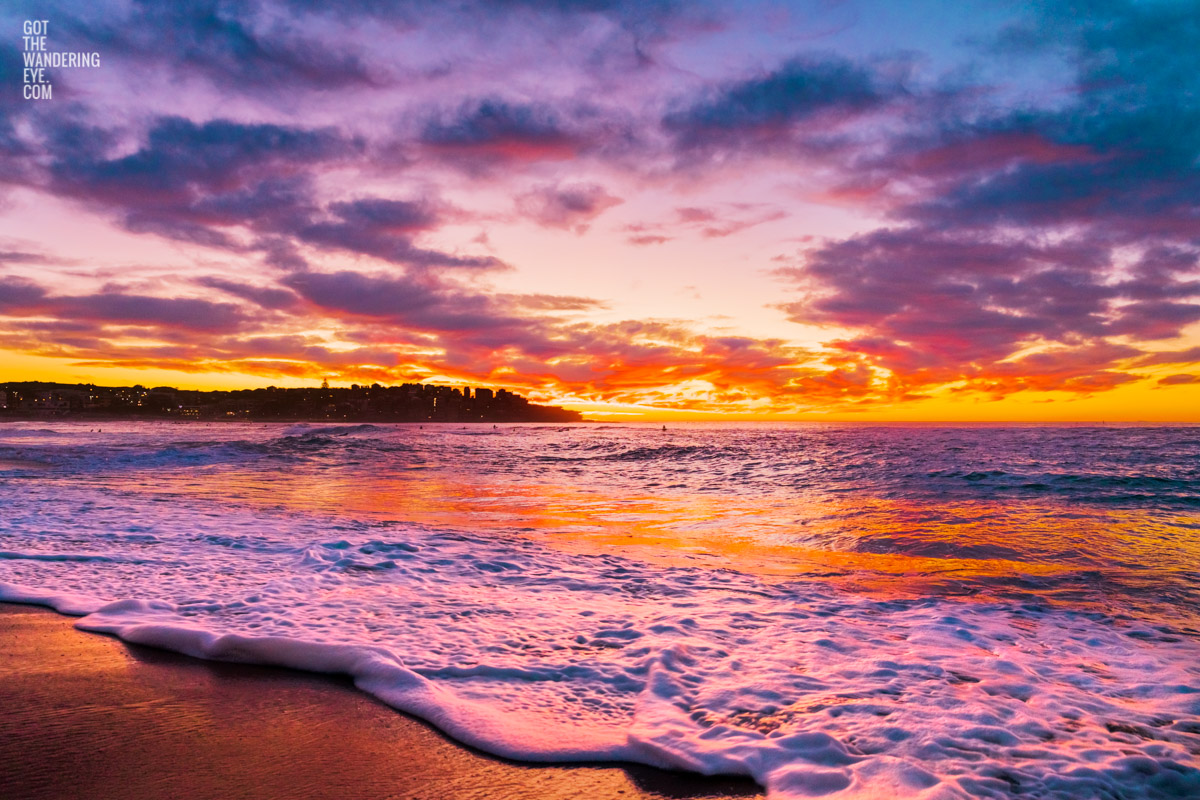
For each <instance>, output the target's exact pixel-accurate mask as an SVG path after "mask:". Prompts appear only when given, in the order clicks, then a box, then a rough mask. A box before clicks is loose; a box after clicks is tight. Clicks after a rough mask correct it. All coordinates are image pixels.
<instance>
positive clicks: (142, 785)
mask: <svg viewBox="0 0 1200 800" xmlns="http://www.w3.org/2000/svg"><path fill="white" fill-rule="evenodd" d="M72 622H73V620H72V619H71V618H69V617H64V616H61V615H58V614H55V613H53V612H51V611H48V610H46V609H42V608H37V607H34V606H20V605H9V604H0V643H2V646H0V708H3V709H4V711H3V713H2V714H0V797H4V798H6V800H42V799H45V800H49V799H50V798H73V797H87V798H92V799H93V800H104V799H105V798H114V799H115V798H120V800H152V799H153V798H163V797H169V796H172V795H176V796H186V797H189V798H196V799H198V800H201V799H203V798H213V799H214V800H216V798H222V799H225V798H239V797H247V798H248V797H255V798H267V797H288V798H446V800H468V799H473V798H480V799H481V800H482V798H512V799H513V800H516V798H536V799H537V800H554V799H556V798H564V799H565V798H577V797H588V798H594V799H595V800H603V799H604V798H621V800H634V799H635V798H644V799H645V800H657V799H661V798H692V799H693V800H702V799H703V798H716V797H760V796H761V794H760V793H759V790H758V789H757V787H756V786H755V785H754V784H753V783H750V782H748V781H734V780H728V779H707V778H701V777H696V776H690V775H680V774H675V773H668V772H662V771H659V770H654V769H651V768H648V767H639V766H629V767H627V768H623V767H615V766H591V765H584V766H568V767H544V766H527V765H522V764H515V763H511V762H505V761H501V760H497V759H494V758H490V757H488V756H485V755H482V754H480V753H477V752H474V751H471V750H468V749H466V748H464V747H462V746H460V745H458V744H457V743H455V742H453V741H450V740H448V739H447V738H446V737H444V736H442V735H441V734H440V733H438V732H437V731H435V730H433V729H432V728H430V727H429V726H427V725H425V724H424V723H422V722H420V721H419V720H415V719H413V718H411V717H407V716H405V715H403V714H400V713H398V712H396V711H394V710H393V709H390V708H388V707H386V706H384V705H383V704H381V703H379V702H377V701H375V700H373V699H372V698H371V697H369V696H367V695H365V694H363V693H361V692H359V691H357V690H356V689H354V688H353V687H352V686H351V685H350V684H349V683H348V682H347V681H345V680H339V679H335V678H326V677H323V676H317V675H309V674H304V673H300V672H292V671H288V670H279V669H269V668H264V667H252V666H243V665H236V664H221V663H212V662H205V661H200V660H196V659H191V658H186V657H184V656H179V655H176V654H173V653H169V652H165V651H161V650H156V649H153V648H147V647H139V646H130V645H126V644H124V643H122V642H120V641H119V640H116V639H113V638H110V637H106V636H100V635H96V634H89V633H85V632H82V631H78V630H75V629H74V628H73V627H72Z"/></svg>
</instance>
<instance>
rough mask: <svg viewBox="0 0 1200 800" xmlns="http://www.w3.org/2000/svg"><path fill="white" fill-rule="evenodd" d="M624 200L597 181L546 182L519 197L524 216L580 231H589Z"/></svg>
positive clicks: (517, 202)
mask: <svg viewBox="0 0 1200 800" xmlns="http://www.w3.org/2000/svg"><path fill="white" fill-rule="evenodd" d="M622 202H624V201H622V200H621V198H619V197H615V196H613V195H611V194H609V193H608V192H607V191H605V189H604V188H603V187H602V186H599V185H597V184H594V183H568V184H546V185H543V186H539V187H537V188H536V189H534V190H532V191H530V192H526V193H525V194H523V195H520V196H519V197H518V198H517V200H516V204H517V210H518V211H519V212H520V213H521V215H522V216H524V217H527V218H529V219H531V220H533V221H534V222H536V223H538V224H539V225H542V226H544V227H548V228H564V229H568V230H572V231H574V232H575V233H578V234H581V233H584V232H586V231H587V229H588V226H589V225H590V223H591V221H592V220H593V219H595V218H596V217H598V216H599V215H601V214H603V213H604V212H605V211H607V210H608V209H610V208H612V207H613V206H615V205H619V204H621V203H622Z"/></svg>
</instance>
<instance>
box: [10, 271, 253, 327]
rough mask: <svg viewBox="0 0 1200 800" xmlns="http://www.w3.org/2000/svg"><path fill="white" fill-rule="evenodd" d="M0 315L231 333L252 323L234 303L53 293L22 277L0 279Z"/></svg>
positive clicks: (105, 293) (121, 294)
mask: <svg viewBox="0 0 1200 800" xmlns="http://www.w3.org/2000/svg"><path fill="white" fill-rule="evenodd" d="M0 313H2V314H5V315H8V316H15V317H52V318H56V319H57V320H59V321H86V322H94V323H100V324H105V325H115V326H134V327H148V328H157V329H160V330H167V329H185V330H193V331H232V330H237V329H238V328H241V327H243V326H245V325H246V324H247V323H249V321H250V320H249V318H248V317H247V316H246V315H245V314H244V313H243V312H242V311H241V309H240V308H238V307H237V306H236V305H233V304H230V303H214V302H211V301H208V300H202V299H198V298H187V297H155V296H152V295H142V294H129V293H125V292H121V291H103V292H99V293H96V294H87V295H52V294H50V293H48V292H47V291H46V290H45V289H44V288H42V287H41V286H38V285H37V284H35V283H33V282H31V281H27V280H23V279H19V278H4V279H0Z"/></svg>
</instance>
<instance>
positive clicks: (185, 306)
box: [0, 0, 1200, 421]
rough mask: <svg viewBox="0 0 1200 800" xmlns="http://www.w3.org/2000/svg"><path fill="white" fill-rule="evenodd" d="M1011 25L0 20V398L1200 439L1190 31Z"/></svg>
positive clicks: (744, 13) (50, 9)
mask: <svg viewBox="0 0 1200 800" xmlns="http://www.w3.org/2000/svg"><path fill="white" fill-rule="evenodd" d="M334 5H336V10H330V9H331V8H332V7H333V6H334ZM1015 5H1016V4H1012V3H1007V2H969V1H962V0H959V1H956V2H904V3H897V2H882V1H881V2H863V1H851V2H794V3H789V2H763V3H738V4H734V3H712V4H710V3H700V2H680V3H675V2H670V1H669V0H629V1H628V2H622V1H621V0H556V1H554V2H536V1H535V0H504V1H502V2H469V1H460V2H433V1H432V0H430V1H429V2H423V1H422V0H409V1H408V2H387V1H386V0H347V1H344V2H339V3H337V4H328V6H330V9H327V8H326V7H325V6H326V4H321V3H317V2H309V1H307V0H260V1H259V2H248V3H226V2H205V1H202V0H180V2H136V1H129V0H126V1H123V2H109V1H108V0H88V1H87V2H76V3H50V2H47V3H43V2H34V1H33V0H19V1H18V2H17V3H15V4H14V3H6V4H4V7H3V9H2V10H0V19H2V20H3V24H2V25H0V28H2V29H3V30H4V31H6V33H5V35H4V37H3V40H0V76H2V81H0V82H2V83H3V95H2V97H3V100H2V105H0V115H2V116H0V149H2V152H3V160H2V162H0V209H2V210H0V367H2V369H0V380H53V381H68V382H77V381H86V382H95V383H101V384H133V383H141V384H144V385H147V386H154V385H173V386H179V387H191V388H196V387H203V388H241V387H252V386H265V385H269V384H274V385H279V386H312V385H317V384H319V383H320V382H321V381H322V380H324V379H328V380H329V381H330V383H331V384H333V385H339V384H350V383H352V382H356V383H371V382H375V381H378V382H382V383H402V382H410V381H421V380H428V381H432V382H437V383H452V384H465V385H472V386H478V385H493V386H505V387H508V388H511V389H513V390H515V391H519V392H521V393H522V394H525V395H527V396H529V397H531V398H534V399H536V400H539V401H548V402H554V403H558V404H562V405H566V406H568V407H571V408H576V409H580V410H583V411H585V412H586V413H587V415H588V416H589V417H591V418H594V419H636V418H652V419H702V418H716V417H729V418H803V419H863V420H885V419H894V420H1112V421H1117V420H1150V421H1157V420H1190V421H1196V420H1200V268H1198V263H1200V54H1198V53H1200V51H1198V49H1197V47H1196V43H1197V41H1200V11H1198V10H1197V6H1196V4H1195V2H1192V1H1191V0H1188V1H1187V2H1175V1H1173V0H1171V1H1168V0H1161V1H1160V2H1138V3H1131V2H1118V1H1116V0H1114V1H1113V2H1063V3H1053V2H1046V3H1030V4H1024V9H1023V10H1015V8H1014V6H1015ZM26 19H44V20H46V21H47V23H48V28H47V39H46V41H47V50H49V51H85V52H93V51H94V52H98V53H99V54H100V59H101V61H100V66H99V68H95V69H88V68H82V69H80V68H76V69H66V68H63V69H51V70H48V76H49V80H50V81H51V83H52V86H53V96H52V99H50V100H26V99H23V97H22V91H21V89H22V81H23V72H22V66H23V57H24V54H23V50H24V45H23V40H22V38H21V28H22V22H23V21H24V20H26Z"/></svg>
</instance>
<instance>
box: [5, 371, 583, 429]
mask: <svg viewBox="0 0 1200 800" xmlns="http://www.w3.org/2000/svg"><path fill="white" fill-rule="evenodd" d="M28 417H77V418H93V417H94V418H108V419H111V418H128V419H180V420H185V419H193V420H194V419H204V420H217V419H221V420H235V419H240V420H254V421H271V420H279V421H308V420H342V421H347V422H578V421H580V419H581V418H582V417H581V415H580V413H579V412H578V411H570V410H568V409H565V408H559V407H558V406H542V405H537V404H534V403H531V402H529V401H528V400H526V399H525V398H524V397H522V396H521V395H519V394H514V393H513V392H510V391H507V390H506V389H500V390H498V391H492V390H491V389H486V388H476V389H474V391H472V389H471V388H470V387H468V388H456V387H452V386H435V385H433V384H428V383H406V384H403V385H401V386H381V385H380V384H378V383H374V384H371V385H370V386H359V385H358V384H357V383H356V384H354V385H352V386H351V387H350V388H348V389H339V388H331V387H329V386H328V385H323V386H322V387H321V388H311V389H310V388H304V389H280V388H276V387H274V386H270V387H267V388H265V389H241V390H237V391H209V392H203V391H192V390H181V389H175V388H172V387H170V386H159V387H155V388H153V389H147V388H145V387H144V386H140V385H139V386H95V385H93V384H65V383H43V382H41V381H22V382H11V383H0V419H4V418H9V419H17V418H28Z"/></svg>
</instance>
